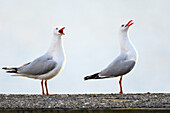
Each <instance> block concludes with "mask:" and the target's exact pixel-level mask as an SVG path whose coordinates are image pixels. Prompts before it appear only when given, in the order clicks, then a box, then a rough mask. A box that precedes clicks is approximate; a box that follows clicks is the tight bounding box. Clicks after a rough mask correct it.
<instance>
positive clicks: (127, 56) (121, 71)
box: [84, 20, 138, 93]
mask: <svg viewBox="0 0 170 113" xmlns="http://www.w3.org/2000/svg"><path fill="white" fill-rule="evenodd" d="M133 24H134V23H133V20H130V21H129V22H128V23H127V24H122V25H121V27H120V30H119V42H120V49H121V52H120V55H119V56H118V57H116V58H115V60H114V61H112V62H111V63H110V64H109V65H108V66H107V67H106V68H105V69H103V70H102V71H100V72H99V73H95V74H93V75H90V76H86V77H84V80H89V79H104V78H113V77H118V76H120V80H119V85H120V93H123V90H122V76H123V75H125V74H127V73H129V72H130V71H131V70H132V69H133V68H134V66H135V64H136V62H137V58H138V54H137V51H136V49H135V47H134V46H133V44H132V42H131V41H130V39H129V36H128V29H129V27H130V26H131V25H133Z"/></svg>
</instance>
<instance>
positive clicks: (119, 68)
mask: <svg viewBox="0 0 170 113" xmlns="http://www.w3.org/2000/svg"><path fill="white" fill-rule="evenodd" d="M134 66H135V61H134V60H126V59H118V60H116V61H114V62H113V63H111V64H110V65H109V66H108V67H107V68H106V69H104V70H102V71H101V72H100V76H103V77H106V78H108V77H117V76H121V75H125V74H127V73H128V72H130V71H131V70H132V69H133V67H134Z"/></svg>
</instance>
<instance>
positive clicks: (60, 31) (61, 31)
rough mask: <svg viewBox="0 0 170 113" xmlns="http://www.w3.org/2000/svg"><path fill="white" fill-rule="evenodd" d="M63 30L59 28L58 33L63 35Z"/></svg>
mask: <svg viewBox="0 0 170 113" xmlns="http://www.w3.org/2000/svg"><path fill="white" fill-rule="evenodd" d="M64 29H65V27H63V28H61V29H60V30H59V31H58V32H59V33H60V34H62V35H65V33H64V32H63V30H64Z"/></svg>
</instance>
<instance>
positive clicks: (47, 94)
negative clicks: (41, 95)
mask: <svg viewBox="0 0 170 113" xmlns="http://www.w3.org/2000/svg"><path fill="white" fill-rule="evenodd" d="M45 88H46V96H54V95H51V94H49V93H48V88H47V80H45Z"/></svg>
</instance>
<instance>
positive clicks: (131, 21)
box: [125, 20, 134, 27]
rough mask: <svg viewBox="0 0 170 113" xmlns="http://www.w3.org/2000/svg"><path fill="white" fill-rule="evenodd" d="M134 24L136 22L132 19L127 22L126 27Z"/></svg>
mask: <svg viewBox="0 0 170 113" xmlns="http://www.w3.org/2000/svg"><path fill="white" fill-rule="evenodd" d="M133 24H134V22H133V20H130V21H129V22H128V23H127V24H126V26H125V27H128V26H131V25H133Z"/></svg>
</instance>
